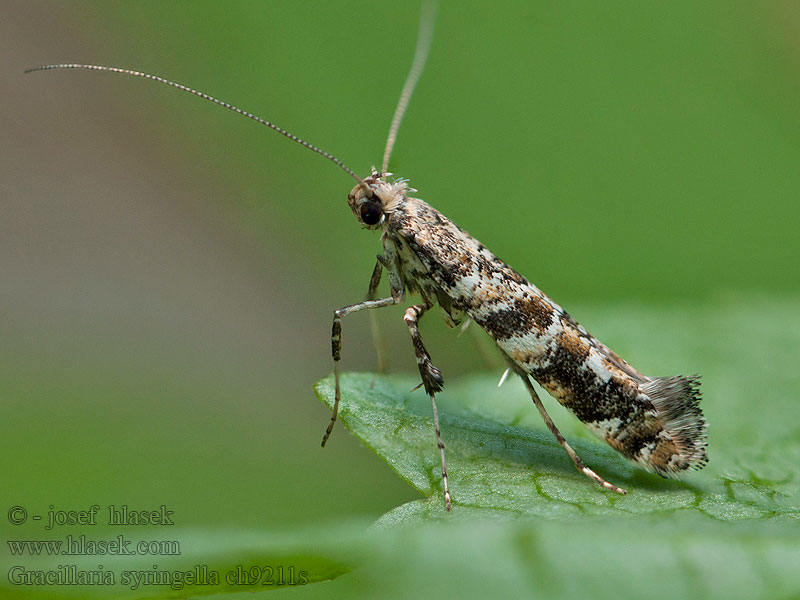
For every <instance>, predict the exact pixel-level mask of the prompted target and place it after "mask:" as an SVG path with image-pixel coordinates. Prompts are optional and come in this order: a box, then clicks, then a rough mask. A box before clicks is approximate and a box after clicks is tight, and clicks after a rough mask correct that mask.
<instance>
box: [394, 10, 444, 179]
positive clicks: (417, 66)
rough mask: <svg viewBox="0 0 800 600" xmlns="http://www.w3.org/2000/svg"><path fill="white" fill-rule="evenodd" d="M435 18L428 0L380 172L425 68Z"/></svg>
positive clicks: (420, 18)
mask: <svg viewBox="0 0 800 600" xmlns="http://www.w3.org/2000/svg"><path fill="white" fill-rule="evenodd" d="M435 20H436V2H435V1H433V0H429V1H428V2H425V4H424V5H423V7H422V13H421V14H420V17H419V29H418V31H417V47H416V49H415V50H414V60H413V61H412V63H411V71H409V73H408V76H407V77H406V82H405V83H404V84H403V91H402V92H401V93H400V100H398V102H397V108H395V109H394V117H393V118H392V125H391V127H389V137H388V138H387V139H386V150H384V151H383V166H382V167H381V173H386V171H387V169H388V168H389V157H390V156H391V155H392V149H393V148H394V142H395V140H396V139H397V130H398V129H399V128H400V122H401V121H402V120H403V115H404V114H405V113H406V108H408V101H409V100H411V94H413V93H414V88H415V87H416V85H417V82H418V81H419V77H420V75H422V70H423V69H424V68H425V61H426V60H428V54H429V52H430V50H431V41H432V40H433V23H434V21H435Z"/></svg>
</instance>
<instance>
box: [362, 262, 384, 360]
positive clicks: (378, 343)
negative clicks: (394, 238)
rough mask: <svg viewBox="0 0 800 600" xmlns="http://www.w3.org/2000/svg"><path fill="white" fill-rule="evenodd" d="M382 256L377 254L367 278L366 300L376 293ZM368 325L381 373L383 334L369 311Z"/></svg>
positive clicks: (381, 270) (373, 297)
mask: <svg viewBox="0 0 800 600" xmlns="http://www.w3.org/2000/svg"><path fill="white" fill-rule="evenodd" d="M383 260H384V258H383V257H382V256H378V260H377V261H376V262H375V268H374V269H373V271H372V277H370V279H369V289H368V290H367V300H375V297H376V296H377V294H378V284H379V283H380V282H381V274H382V272H383V262H382V261H383ZM369 326H370V330H371V331H372V343H373V345H374V346H375V354H377V355H378V371H379V372H381V373H385V372H386V352H385V347H384V343H383V336H381V330H380V326H379V325H378V316H377V313H375V312H372V311H370V313H369Z"/></svg>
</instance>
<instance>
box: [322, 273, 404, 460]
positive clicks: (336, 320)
mask: <svg viewBox="0 0 800 600" xmlns="http://www.w3.org/2000/svg"><path fill="white" fill-rule="evenodd" d="M403 297H404V293H403V290H402V288H401V289H397V290H395V289H393V290H392V295H391V296H389V297H388V298H381V299H380V300H365V301H364V302H359V303H357V304H351V305H349V306H343V307H342V308H339V309H337V310H335V311H333V329H332V332H331V353H332V354H333V380H334V387H335V390H336V392H335V395H334V399H333V414H332V415H331V422H330V423H328V428H327V429H326V430H325V435H323V436H322V446H323V447H325V442H327V441H328V438H329V437H330V435H331V432H332V431H333V425H334V423H336V416H337V415H338V414H339V400H340V399H341V392H340V391H339V360H340V359H341V354H342V322H341V321H342V318H343V317H345V316H347V315H349V314H350V313H354V312H358V311H360V310H364V309H365V308H381V307H383V306H391V305H392V304H397V303H398V302H402V301H403Z"/></svg>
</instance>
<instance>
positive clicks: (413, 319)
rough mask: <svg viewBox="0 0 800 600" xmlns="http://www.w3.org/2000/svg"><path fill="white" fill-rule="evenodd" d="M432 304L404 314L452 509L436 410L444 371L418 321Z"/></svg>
mask: <svg viewBox="0 0 800 600" xmlns="http://www.w3.org/2000/svg"><path fill="white" fill-rule="evenodd" d="M431 306H432V305H431V304H415V305H414V306H412V307H410V308H409V309H408V310H406V312H405V314H404V315H403V320H404V321H405V322H406V325H408V331H409V332H410V333H411V340H412V342H413V343H414V352H415V354H416V355H417V366H418V367H419V374H420V376H421V377H422V385H424V386H425V391H426V392H427V393H428V395H429V396H430V397H431V405H432V406H433V427H434V429H435V430H436V445H437V446H438V447H439V452H440V454H441V455H442V485H443V487H444V507H445V508H446V509H447V510H450V487H449V486H448V485H447V464H446V463H445V460H444V442H442V433H441V431H440V430H439V411H438V410H436V392H439V391H441V389H442V386H443V385H444V379H443V378H442V372H441V371H440V370H439V369H437V368H436V367H435V366H433V363H432V362H431V356H430V354H428V351H427V350H426V349H425V346H424V345H423V343H422V338H421V337H420V335H419V329H418V328H417V323H418V321H419V319H420V317H422V315H423V314H425V311H427V310H428V309H429V308H430V307H431Z"/></svg>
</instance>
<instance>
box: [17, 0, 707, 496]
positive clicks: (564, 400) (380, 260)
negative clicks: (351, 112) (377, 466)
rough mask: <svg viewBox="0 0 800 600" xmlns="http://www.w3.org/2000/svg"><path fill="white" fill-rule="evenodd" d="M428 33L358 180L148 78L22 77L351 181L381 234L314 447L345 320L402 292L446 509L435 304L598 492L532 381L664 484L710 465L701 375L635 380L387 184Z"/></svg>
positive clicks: (423, 28) (451, 228)
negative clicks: (377, 158) (138, 87)
mask: <svg viewBox="0 0 800 600" xmlns="http://www.w3.org/2000/svg"><path fill="white" fill-rule="evenodd" d="M432 33H433V15H432V9H430V7H428V9H427V10H426V11H425V12H424V13H423V16H422V18H421V20H420V30H419V35H418V40H417V47H416V51H415V55H414V60H413V64H412V68H411V71H410V72H409V74H408V77H407V79H406V82H405V85H404V87H403V91H402V93H401V96H400V100H399V102H398V105H397V108H396V110H395V114H394V118H393V120H392V124H391V127H390V130H389V136H388V140H387V143H386V148H385V151H384V157H383V164H382V167H381V169H380V170H377V169H375V168H374V167H373V169H372V170H371V172H370V174H369V175H367V176H366V177H363V178H362V177H359V176H358V175H356V173H355V172H354V171H353V170H352V169H350V168H349V167H347V166H346V165H345V164H344V163H343V162H342V161H340V160H339V159H338V158H336V157H335V156H333V155H331V154H329V153H327V152H325V151H324V150H321V149H320V148H318V147H317V146H314V145H312V144H309V143H308V142H306V141H304V140H301V139H299V138H298V137H296V136H295V135H293V134H291V133H289V132H288V131H286V130H284V129H282V128H280V127H278V126H277V125H275V124H273V123H271V122H269V121H266V120H264V119H261V118H259V117H257V116H255V115H253V114H251V113H249V112H246V111H244V110H241V109H239V108H237V107H235V106H233V105H231V104H228V103H227V102H223V101H221V100H218V99H216V98H213V97H211V96H209V95H207V94H205V93H203V92H199V91H197V90H194V89H192V88H189V87H187V86H184V85H182V84H179V83H175V82H173V81H170V80H167V79H164V78H162V77H158V76H156V75H150V74H147V73H142V72H140V71H134V70H131V69H123V68H118V67H106V66H100V65H86V64H54V65H46V66H41V67H36V68H33V69H29V70H28V71H26V72H32V71H44V70H51V69H92V70H96V71H111V72H115V73H122V74H126V75H133V76H136V77H142V78H145V79H150V80H152V81H157V82H159V83H163V84H166V85H169V86H172V87H175V88H178V89H179V90H182V91H184V92H188V93H190V94H194V95H196V96H199V97H201V98H203V99H205V100H208V101H210V102H213V103H215V104H218V105H220V106H222V107H224V108H227V109H229V110H232V111H234V112H237V113H239V114H241V115H244V116H245V117H248V118H250V119H253V120H254V121H257V122H258V123H261V124H262V125H266V126H267V127H269V128H271V129H273V130H275V131H277V132H278V133H280V134H281V135H284V136H286V137H287V138H289V139H291V140H292V141H294V142H297V143H298V144H301V145H302V146H305V147H306V148H308V149H309V150H312V151H314V152H317V153H319V154H321V155H322V156H324V157H325V158H327V159H328V160H330V161H332V162H333V163H335V164H336V165H338V166H339V167H341V168H342V169H343V170H344V171H345V172H347V173H348V174H349V175H350V176H351V177H353V179H355V180H356V185H355V187H353V189H352V190H351V191H350V193H349V194H348V196H347V202H348V204H349V206H350V210H351V211H352V212H353V214H354V215H355V218H356V220H357V221H358V222H359V223H360V224H361V225H362V226H363V227H364V228H366V229H370V230H377V231H380V232H381V245H382V253H381V254H379V255H378V257H377V262H376V263H375V268H374V270H373V272H372V277H371V278H370V282H369V288H368V292H367V299H366V300H364V301H363V302H359V303H356V304H351V305H349V306H344V307H342V308H340V309H338V310H336V311H334V316H333V328H332V333H331V345H332V355H333V365H334V367H333V372H334V381H335V399H334V406H333V412H332V415H331V420H330V423H329V424H328V427H327V429H326V431H325V435H324V436H323V439H322V445H323V446H324V445H325V443H326V442H327V440H328V437H329V436H330V434H331V432H332V431H333V427H334V424H335V422H336V417H337V413H338V409H339V403H340V400H341V392H340V389H339V361H340V358H341V330H342V329H341V321H342V319H343V318H344V317H346V316H347V315H350V314H352V313H355V312H359V311H361V310H365V309H377V308H381V307H385V306H391V305H395V304H399V303H401V302H403V301H404V300H405V299H406V296H410V295H413V296H417V297H419V299H420V301H419V302H418V303H416V304H414V305H412V306H411V307H409V308H408V309H407V310H406V311H405V314H404V315H403V320H404V321H405V323H406V325H407V327H408V330H409V332H410V334H411V340H412V343H413V347H414V353H415V354H416V357H417V365H418V367H419V373H420V377H421V379H422V383H421V384H420V385H419V386H417V387H424V388H425V392H426V393H427V394H428V396H429V397H430V399H431V405H432V408H433V423H434V430H435V435H436V443H437V446H438V448H439V453H440V455H441V462H442V487H443V492H444V502H445V507H446V509H447V510H450V507H451V496H450V489H449V486H448V483H447V467H446V463H445V452H444V449H445V446H444V443H443V442H442V436H441V432H440V430H439V416H438V413H437V409H436V393H437V392H439V391H440V390H441V389H442V387H443V384H444V380H443V378H442V374H441V371H440V370H439V369H438V368H436V367H435V366H434V365H433V363H432V362H431V357H430V354H429V353H428V351H427V349H426V348H425V345H424V344H423V341H422V337H421V336H420V333H419V329H418V323H419V320H420V318H422V316H423V315H424V314H425V313H426V312H428V311H429V310H430V309H431V308H433V307H434V306H435V305H437V304H438V305H439V308H440V309H441V311H442V315H443V317H444V320H445V322H446V323H447V324H448V325H449V326H451V327H456V326H458V325H459V324H462V323H464V324H468V323H469V322H470V321H473V322H475V323H477V324H478V325H479V326H480V327H482V328H483V329H484V330H485V331H486V332H487V333H488V334H489V335H490V336H491V338H492V339H493V340H494V342H495V344H496V346H497V348H498V349H499V351H500V353H501V354H502V356H503V358H504V360H505V361H506V363H507V364H508V367H509V370H510V371H513V372H514V373H516V374H517V375H518V376H519V377H520V379H522V381H523V383H524V385H525V387H526V388H527V390H528V392H529V393H530V396H531V398H532V400H533V403H534V404H535V406H536V408H537V409H538V411H539V413H540V414H541V416H542V418H543V419H544V422H545V424H546V425H547V427H548V429H550V431H551V432H552V433H553V435H554V436H555V438H556V440H557V441H558V443H559V444H560V445H561V446H562V447H563V448H564V450H565V451H566V452H567V454H568V455H569V457H570V458H571V459H572V462H573V463H574V464H575V467H576V468H577V469H578V471H580V472H581V473H583V474H584V475H586V476H588V477H589V478H590V479H592V480H594V481H595V482H596V483H597V484H599V485H600V486H602V487H603V488H605V489H608V490H612V491H614V492H617V493H620V494H625V493H626V492H625V490H623V489H622V488H619V487H617V486H615V485H613V484H611V483H609V482H608V481H606V480H605V479H603V478H602V477H600V476H599V475H598V474H597V473H595V472H594V471H593V470H592V469H590V468H589V467H587V466H586V465H585V464H584V463H583V461H582V460H581V459H580V457H578V455H577V454H576V453H575V451H574V450H573V449H572V447H570V445H569V444H568V443H567V441H566V440H565V439H564V436H563V435H561V432H559V430H558V429H557V428H556V426H555V424H554V423H553V421H552V420H551V419H550V416H549V415H548V414H547V412H546V411H545V409H544V406H543V405H542V403H541V401H540V399H539V397H538V396H537V394H536V390H535V389H534V387H533V384H532V382H531V378H533V379H535V380H536V381H537V382H538V383H539V384H540V385H541V386H542V387H543V388H544V389H546V390H547V391H548V392H549V393H550V394H551V395H553V397H555V398H556V399H557V400H558V401H559V402H560V403H561V404H563V405H564V406H565V407H566V408H568V409H569V410H570V411H571V412H572V413H573V414H574V415H575V416H577V417H578V418H579V419H580V420H581V421H583V422H584V423H585V424H586V425H587V426H588V427H589V429H590V430H591V431H592V432H594V433H595V434H596V435H597V436H599V437H600V438H601V439H602V440H604V441H605V442H606V443H607V444H608V445H609V446H611V447H612V448H614V449H615V450H617V451H618V452H620V453H621V454H622V455H623V456H624V457H625V458H627V459H629V460H631V461H634V462H636V463H638V464H639V465H641V466H642V467H644V468H645V469H647V470H649V471H654V472H655V473H658V474H659V475H661V476H664V477H670V476H676V475H678V474H679V473H681V472H683V471H685V470H687V469H690V468H694V469H700V468H702V467H703V466H704V465H705V464H706V462H707V461H708V458H707V456H706V445H707V435H706V427H707V424H706V421H705V419H704V418H703V413H702V411H701V409H700V406H699V401H700V390H699V385H700V384H699V379H698V376H690V377H684V376H680V375H675V376H671V377H649V376H647V375H643V374H642V373H640V372H639V371H637V370H636V369H634V368H633V367H632V366H631V365H629V364H628V363H627V362H626V361H624V360H623V359H622V358H620V357H619V356H618V355H617V354H615V353H614V352H612V351H611V350H610V349H609V348H608V347H607V346H605V345H604V344H603V343H602V342H600V341H599V340H598V339H597V338H595V337H593V336H592V335H591V334H590V333H589V332H588V331H587V330H586V329H585V328H584V327H583V326H582V325H580V324H579V323H578V322H577V321H575V320H574V319H573V318H572V317H571V316H570V315H569V314H567V312H566V311H564V310H563V309H562V308H561V307H560V306H559V305H558V304H556V303H555V302H553V300H551V299H550V298H549V297H547V296H546V295H545V294H543V293H542V292H541V291H540V290H539V289H538V288H537V287H536V286H535V285H533V284H532V283H531V282H529V281H528V280H527V279H525V278H524V277H523V276H521V275H520V274H518V273H517V272H516V271H514V270H513V269H512V268H511V267H509V266H508V265H507V264H506V263H504V262H503V261H502V260H500V259H499V258H497V257H496V256H495V255H494V254H492V252H491V251H489V250H488V249H487V248H486V247H485V246H484V245H483V244H481V243H480V242H479V241H478V240H476V239H475V238H473V237H472V236H471V235H469V234H468V233H467V232H466V231H464V230H463V229H461V228H460V227H459V226H457V225H456V224H455V223H453V222H452V221H451V220H450V219H448V218H447V217H445V216H444V215H443V214H441V213H440V212H439V211H437V210H436V209H435V208H433V207H432V206H431V205H429V204H427V203H426V202H424V201H423V200H421V199H419V198H416V197H414V196H412V195H411V194H414V193H416V191H417V190H414V189H413V188H411V187H409V186H408V184H407V182H406V180H404V179H390V178H391V177H392V174H391V173H389V172H388V164H389V158H390V156H391V152H392V148H393V147H394V142H395V139H396V137H397V131H398V128H399V125H400V122H401V120H402V118H403V115H404V113H405V109H406V107H407V105H408V101H409V99H410V97H411V94H412V92H413V90H414V87H415V85H416V83H417V81H418V79H419V77H420V75H421V73H422V69H423V67H424V64H425V61H426V59H427V55H428V50H429V48H430V44H431V39H432ZM384 270H385V271H386V273H387V275H388V279H389V286H390V291H391V293H390V295H389V296H386V297H384V298H378V297H377V292H378V284H379V283H380V280H381V275H382V273H383V271H384ZM507 373H508V371H506V374H507ZM503 377H504V378H505V375H504V376H503ZM501 383H502V381H501ZM415 389H416V388H415Z"/></svg>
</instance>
